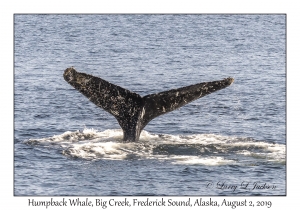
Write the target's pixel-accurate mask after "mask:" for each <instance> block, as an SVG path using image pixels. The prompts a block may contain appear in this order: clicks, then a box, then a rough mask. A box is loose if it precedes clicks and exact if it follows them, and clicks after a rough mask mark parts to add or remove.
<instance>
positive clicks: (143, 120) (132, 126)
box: [64, 67, 234, 141]
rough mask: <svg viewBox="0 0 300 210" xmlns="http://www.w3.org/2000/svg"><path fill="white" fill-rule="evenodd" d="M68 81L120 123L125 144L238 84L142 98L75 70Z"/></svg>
mask: <svg viewBox="0 0 300 210" xmlns="http://www.w3.org/2000/svg"><path fill="white" fill-rule="evenodd" d="M64 79H65V80H66V81H67V82H68V83H69V84H70V85H72V86H73V87H74V88H75V89H77V90H78V91H79V92H81V93H82V94H83V95H85V96H86V97H87V98H88V99H89V100H90V101H91V102H93V103H94V104H96V105H97V106H99V107H101V108H102V109H104V110H105V111H107V112H109V113H110V114H112V115H113V116H114V117H115V118H116V119H117V121H118V122H119V124H120V126H121V128H122V130H123V134H124V136H123V141H137V140H138V139H139V137H140V133H141V131H142V130H143V129H144V127H145V126H146V125H147V124H148V123H149V122H150V121H151V120H152V119H154V118H155V117H158V116H160V115H162V114H166V113H168V112H171V111H173V110H175V109H178V108H180V107H182V106H184V105H186V104H188V103H190V102H192V101H194V100H196V99H198V98H201V97H203V96H205V95H208V94H210V93H213V92H215V91H217V90H221V89H223V88H226V87H228V86H229V85H231V83H232V82H233V81H234V79H233V78H227V79H223V80H220V81H213V82H204V83H198V84H195V85H190V86H187V87H182V88H178V89H173V90H168V91H164V92H161V93H157V94H150V95H146V96H144V97H141V96H140V95H139V94H136V93H133V92H131V91H129V90H126V89H124V88H122V87H119V86H117V85H114V84H111V83H109V82H107V81H105V80H103V79H101V78H99V77H95V76H92V75H88V74H85V73H80V72H77V71H76V70H75V69H74V68H73V67H71V68H67V69H66V70H65V72H64Z"/></svg>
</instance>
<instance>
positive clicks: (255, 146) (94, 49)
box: [14, 14, 286, 196]
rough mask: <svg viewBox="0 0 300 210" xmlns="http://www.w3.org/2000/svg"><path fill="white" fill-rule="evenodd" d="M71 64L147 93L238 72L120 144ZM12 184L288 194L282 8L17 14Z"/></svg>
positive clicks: (85, 190) (24, 188) (36, 189)
mask: <svg viewBox="0 0 300 210" xmlns="http://www.w3.org/2000/svg"><path fill="white" fill-rule="evenodd" d="M71 66H74V68H75V69H76V70H77V71H79V72H84V73H87V74H92V75H94V76H98V77H101V78H102V79H105V80H107V81H109V82H111V83H113V84H116V85H119V86H121V87H123V88H126V89H128V90H131V91H133V92H136V93H138V94H140V95H141V96H145V95H147V94H152V93H158V92H161V91H165V90H169V89H173V88H179V87H183V86H187V85H192V84H196V83H199V82H207V81H213V80H220V79H223V78H227V77H233V78H234V79H235V81H234V83H233V84H232V85H231V86H230V87H228V88H225V89H223V90H220V91H218V92H215V93H212V94H210V95H208V96H205V97H203V98H201V99H198V100H196V101H194V102H192V103H190V104H188V105H186V106H184V107H181V108H180V109H178V110H175V111H173V112H171V113H168V114H165V115H162V116H160V117H158V118H155V119H154V120H152V121H151V122H150V123H149V124H148V125H147V126H146V127H145V129H144V131H143V132H142V134H141V138H140V140H139V141H138V142H135V143H123V142H122V135H123V134H122V130H121V129H120V126H119V125H118V123H117V121H116V119H115V118H114V117H113V116H112V115H110V114H109V113H107V112H105V111H104V110H102V109H100V108H98V107H97V106H96V105H94V104H93V103H91V102H90V101H89V100H88V99H87V98H86V97H84V96H83V95H82V94H81V93H79V92H78V91H76V90H75V89H74V88H73V87H71V86H70V85H69V84H68V83H66V82H65V81H64V79H63V72H64V70H65V69H66V68H68V67H71ZM234 186H237V187H236V188H235V187H234ZM14 195H16V196H20V195H22V196H24V195H29V196H40V195H41V196H49V195H51V196H55V195H82V196H92V195H98V196H101V195H102V196H106V195H110V196H112V195H118V196H127V195H135V196H139V195H157V196H163V195H173V196H175V195H187V196H193V195H199V196H204V195H209V196H213V195H238V196H241V195H286V16H285V15H275V14H274V15H256V14H255V15H254V14H253V15H221V14H220V15H200V14H199V15H95V14H93V15H33V14H32V15H23V14H15V15H14Z"/></svg>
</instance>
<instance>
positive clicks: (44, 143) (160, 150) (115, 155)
mask: <svg viewBox="0 0 300 210" xmlns="http://www.w3.org/2000/svg"><path fill="white" fill-rule="evenodd" d="M122 135H123V133H122V130H120V129H116V130H105V131H102V132H100V131H97V130H94V129H88V128H85V129H84V130H83V131H74V132H71V131H67V132H65V133H63V134H60V135H55V136H53V137H49V138H42V139H29V140H27V141H25V143H26V144H29V145H35V146H41V147H52V148H54V149H60V150H61V152H62V154H63V155H66V156H69V157H72V158H82V159H86V160H97V159H113V160H128V159H131V160H134V159H157V160H161V161H170V162H171V163H174V164H186V165H191V164H192V165H197V164H200V165H228V164H249V162H250V163H253V162H254V163H255V164H257V163H265V162H269V161H272V162H277V163H283V164H285V145H282V144H272V143H268V142H263V141H255V140H253V139H251V138H241V137H232V136H222V135H215V134H195V135H186V136H178V135H167V134H160V135H157V134H151V133H149V132H147V131H142V133H141V137H140V141H138V142H130V143H124V142H122Z"/></svg>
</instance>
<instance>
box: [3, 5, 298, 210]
mask: <svg viewBox="0 0 300 210" xmlns="http://www.w3.org/2000/svg"><path fill="white" fill-rule="evenodd" d="M296 2H297V1H274V0H273V1H271V0H267V1H263V0H259V1H258V0H251V1H249V0H244V1H241V0H234V1H225V0H209V1H196V0H182V1H175V0H173V1H163V0H152V1H141V0H130V1H128V0H123V1H122V0H110V1H101V3H100V1H96V0H90V1H89V0H86V1H62V0H59V1H58V0H52V1H33V0H28V1H21V0H17V1H13V0H11V1H8V0H4V1H2V2H1V12H0V22H1V23H0V24H1V35H0V37H1V38H0V43H1V45H0V46H1V77H0V78H1V82H0V94H1V95H0V97H1V109H0V116H1V126H0V128H1V131H2V132H1V134H2V135H1V153H0V154H1V158H0V160H1V179H0V186H1V204H0V205H1V206H3V207H4V208H5V209H13V208H15V207H17V208H19V209H20V208H21V209H30V208H32V207H28V205H27V204H28V198H29V197H14V196H13V139H14V136H13V14H14V13H284V14H285V13H286V14H287V62H288V64H287V68H288V70H287V81H288V83H287V90H288V92H287V102H288V103H287V120H288V122H287V156H288V159H287V175H288V177H287V196H283V197H262V198H264V199H265V200H271V201H272V202H273V206H272V209H282V208H285V207H287V206H291V207H292V206H298V200H299V199H298V196H297V195H298V190H299V189H300V188H299V182H298V180H297V179H296V177H297V172H299V169H298V166H299V162H298V160H299V156H298V154H299V152H298V150H299V147H298V145H299V141H300V140H299V138H297V134H298V133H297V129H299V125H298V123H297V121H296V120H297V119H298V117H299V116H298V115H299V112H298V110H299V100H298V98H299V93H298V92H299V90H300V89H299V87H297V86H296V85H297V84H298V83H299V81H298V80H299V77H297V76H298V72H299V70H298V69H299V61H300V57H299V54H297V52H298V51H299V47H300V46H299V37H300V34H299V33H300V30H299V25H300V24H299V22H300V17H299V11H297V9H296V8H298V7H297V5H298V4H297V3H296ZM297 64H298V65H297ZM3 133H4V135H3ZM298 135H299V134H298ZM30 198H32V197H30ZM177 198H178V197H177ZM226 198H229V197H226ZM231 198H232V199H233V200H234V199H235V197H231ZM238 198H239V199H241V197H238ZM91 199H92V200H94V199H95V198H91ZM214 199H216V200H219V201H222V200H223V197H214ZM250 199H251V200H253V201H255V200H261V198H256V197H251V198H250ZM3 207H1V208H3ZM4 208H3V209H4ZM34 209H42V208H40V207H34ZM43 209H44V207H43ZM80 209H85V208H83V207H81V208H80ZM98 209H99V207H98ZM109 209H111V208H109ZM130 209H132V208H130ZM218 209H219V208H218Z"/></svg>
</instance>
